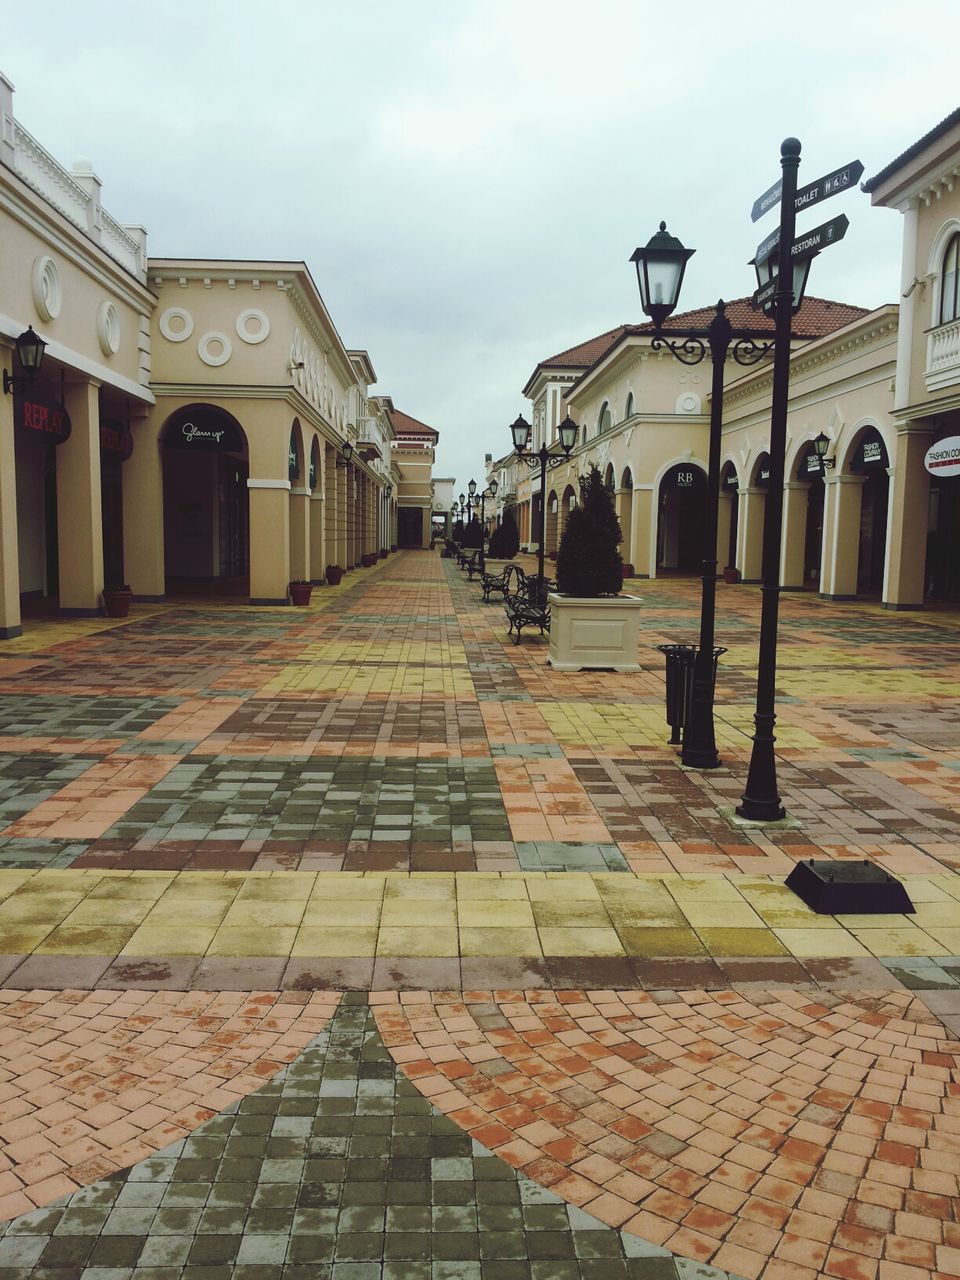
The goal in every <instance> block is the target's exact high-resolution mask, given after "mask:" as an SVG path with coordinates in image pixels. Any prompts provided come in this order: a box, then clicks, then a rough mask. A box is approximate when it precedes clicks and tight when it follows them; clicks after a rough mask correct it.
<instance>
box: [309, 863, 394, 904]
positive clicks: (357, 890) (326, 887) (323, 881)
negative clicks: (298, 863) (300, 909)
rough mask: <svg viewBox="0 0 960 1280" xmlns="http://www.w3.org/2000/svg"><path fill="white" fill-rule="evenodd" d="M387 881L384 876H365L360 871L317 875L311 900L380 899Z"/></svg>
mask: <svg viewBox="0 0 960 1280" xmlns="http://www.w3.org/2000/svg"><path fill="white" fill-rule="evenodd" d="M385 887H386V881H385V879H384V878H383V876H375V875H374V876H364V875H362V874H361V873H359V872H356V873H354V872H350V871H338V872H337V874H336V875H322V876H317V882H316V884H315V885H314V887H313V892H312V893H311V895H310V901H311V902H316V901H326V900H334V899H339V898H366V899H376V900H377V901H379V900H380V899H381V898H382V897H383V891H384V888H385Z"/></svg>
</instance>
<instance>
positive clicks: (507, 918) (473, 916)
mask: <svg viewBox="0 0 960 1280" xmlns="http://www.w3.org/2000/svg"><path fill="white" fill-rule="evenodd" d="M537 905H540V904H537ZM535 914H536V913H535V911H534V909H532V907H531V904H530V903H529V902H527V901H526V900H525V899H517V898H502V899H500V898H485V899H484V898H467V899H466V900H464V899H458V901H457V919H458V921H459V924H460V930H461V933H462V931H463V930H464V929H465V928H466V929H496V930H500V929H521V930H523V929H529V930H533V929H534V916H535ZM538 923H539V922H538ZM515 954H517V955H523V952H522V951H518V952H516V953H515Z"/></svg>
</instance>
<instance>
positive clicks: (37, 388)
mask: <svg viewBox="0 0 960 1280" xmlns="http://www.w3.org/2000/svg"><path fill="white" fill-rule="evenodd" d="M13 422H14V425H15V426H16V428H17V429H18V430H19V431H21V432H23V434H24V435H26V436H30V437H31V439H33V440H43V441H45V442H46V443H47V444H63V442H64V440H69V439H70V430H71V424H70V415H69V414H68V413H67V410H66V407H65V406H64V403H63V397H62V393H61V389H60V388H59V387H54V386H51V385H50V384H49V383H44V382H35V383H33V384H31V385H30V386H29V387H27V388H26V390H23V391H20V390H18V391H15V392H14V396H13Z"/></svg>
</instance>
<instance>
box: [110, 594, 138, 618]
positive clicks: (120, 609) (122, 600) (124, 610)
mask: <svg viewBox="0 0 960 1280" xmlns="http://www.w3.org/2000/svg"><path fill="white" fill-rule="evenodd" d="M132 599H133V592H132V591H131V590H130V588H129V587H105V588H104V592H103V603H104V605H105V606H106V610H107V617H108V618H125V617H127V615H128V614H129V612H130V601H131V600H132Z"/></svg>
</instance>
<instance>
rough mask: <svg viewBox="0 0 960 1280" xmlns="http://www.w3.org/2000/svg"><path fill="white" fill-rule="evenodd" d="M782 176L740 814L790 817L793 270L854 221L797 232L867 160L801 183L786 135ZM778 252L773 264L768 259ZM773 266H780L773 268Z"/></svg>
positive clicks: (759, 256)
mask: <svg viewBox="0 0 960 1280" xmlns="http://www.w3.org/2000/svg"><path fill="white" fill-rule="evenodd" d="M780 166H781V169H782V171H783V173H782V177H781V178H780V180H779V182H775V183H774V184H773V186H772V187H770V188H769V189H768V190H767V191H765V192H764V193H763V195H762V196H760V197H759V198H758V199H757V200H755V201H754V205H753V209H752V211H751V215H750V216H751V218H752V220H753V221H754V222H756V221H757V219H758V218H761V217H762V216H763V215H764V214H765V213H767V212H769V210H771V209H773V208H774V207H776V205H777V204H778V203H779V206H780V226H779V228H778V230H777V231H775V232H774V233H773V234H772V235H769V236H767V238H766V239H765V240H763V241H761V243H760V244H759V245H758V246H757V253H756V257H755V259H754V262H755V264H756V266H757V275H758V277H759V278H760V279H761V280H762V279H763V274H764V272H765V271H766V270H767V269H768V267H769V269H770V278H769V280H766V281H764V282H763V283H762V284H761V285H760V287H759V288H758V289H757V291H756V293H755V294H754V295H753V301H754V304H755V305H756V306H758V307H762V308H763V310H764V311H765V312H767V314H771V313H772V314H773V316H774V320H775V324H776V343H775V350H774V363H773V398H772V405H771V410H770V482H769V487H768V489H767V496H766V504H765V512H764V524H763V565H762V580H763V586H762V601H761V612H760V652H759V660H758V663H757V702H756V709H755V712H754V735H753V750H752V752H751V755H750V769H749V773H748V775H747V785H746V788H745V790H744V793H743V799H742V800H741V802H740V804H739V805H738V806H737V813H738V815H739V816H740V817H741V818H745V819H747V820H749V821H754V822H762V823H769V822H777V821H779V820H780V819H782V818H784V817H785V816H786V814H785V812H784V808H783V805H782V804H781V803H780V795H779V791H778V786H777V763H776V756H775V754H774V743H775V741H776V738H775V736H774V728H775V725H776V678H777V626H778V622H779V612H780V544H781V535H782V528H781V525H782V521H783V470H784V454H785V452H786V435H787V405H788V398H789V391H790V343H791V337H792V333H791V328H792V323H793V312H794V309H795V306H794V304H795V299H794V268H795V266H796V264H797V263H802V262H804V261H806V260H807V259H808V258H812V257H815V256H816V255H817V254H818V253H819V252H820V251H821V249H824V248H827V247H828V246H830V245H832V244H836V243H838V242H839V241H840V240H842V239H843V237H844V236H845V235H846V232H847V227H848V225H849V222H848V219H847V217H846V216H845V215H844V214H840V215H839V217H836V218H831V219H830V221H829V222H824V223H822V224H821V225H820V226H819V227H814V229H813V230H812V231H808V232H805V233H804V234H803V235H801V236H799V237H798V236H796V215H797V213H798V212H800V211H801V210H803V209H807V208H809V207H810V206H811V205H815V204H819V203H820V201H821V200H827V199H829V197H830V196H833V195H837V194H838V193H839V192H841V191H846V190H848V189H849V188H850V187H852V186H854V185H855V184H856V183H857V181H858V180H859V179H860V177H861V176H862V174H863V165H862V164H861V163H860V161H859V160H853V161H851V162H850V164H847V165H844V166H843V168H841V169H834V170H833V171H832V172H831V173H827V174H825V175H824V176H823V177H822V178H818V179H817V181H816V182H811V183H810V184H809V186H806V187H802V188H800V189H799V190H798V189H797V170H798V169H799V167H800V143H799V142H798V141H797V139H796V138H786V139H785V140H784V142H783V144H782V145H781V147H780ZM774 258H775V262H774V261H771V259H774ZM774 268H775V269H774Z"/></svg>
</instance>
